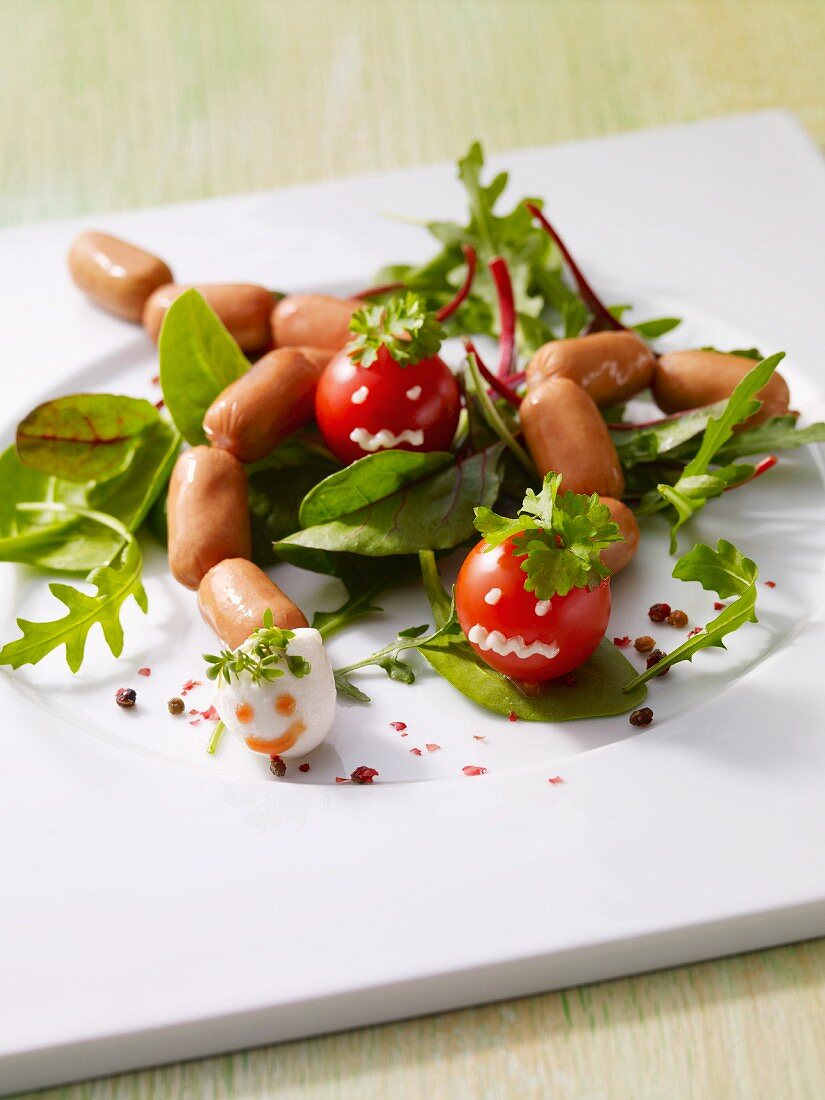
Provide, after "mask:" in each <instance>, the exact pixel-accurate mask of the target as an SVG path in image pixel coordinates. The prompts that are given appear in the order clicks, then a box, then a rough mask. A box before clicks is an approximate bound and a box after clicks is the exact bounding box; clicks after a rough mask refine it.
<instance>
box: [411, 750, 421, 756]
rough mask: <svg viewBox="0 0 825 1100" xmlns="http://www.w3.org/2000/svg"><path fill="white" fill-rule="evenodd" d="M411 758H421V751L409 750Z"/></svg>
mask: <svg viewBox="0 0 825 1100" xmlns="http://www.w3.org/2000/svg"><path fill="white" fill-rule="evenodd" d="M410 752H411V753H412V754H413V756H421V749H410Z"/></svg>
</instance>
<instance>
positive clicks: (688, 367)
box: [653, 350, 791, 430]
mask: <svg viewBox="0 0 825 1100" xmlns="http://www.w3.org/2000/svg"><path fill="white" fill-rule="evenodd" d="M755 365H756V364H755V363H754V361H753V360H752V359H746V358H744V357H743V356H741V355H726V354H724V353H723V352H719V351H699V350H697V351H671V352H668V353H667V354H666V355H663V356H662V357H661V358H660V359H659V361H658V363H657V364H656V370H655V371H654V375H653V397H654V400H655V401H656V404H657V405H658V406H659V408H660V409H662V411H663V412H666V413H675V412H682V411H683V410H685V409H698V408H700V407H701V406H703V405H712V404H713V403H714V402H715V401H723V400H724V399H725V398H727V397H730V395H731V394H732V393H733V391H734V390H735V389H736V387H737V385H738V384H739V383H740V382H741V381H742V379H743V378H744V377H745V375H746V374H747V373H748V371H750V370H753V368H754V366H755ZM757 397H758V398H759V400H760V401H761V402H762V408H761V409H759V411H758V412H756V413H754V415H753V416H752V417H750V418H749V419H748V420H746V421H745V423H744V424H743V425H741V427H747V428H755V427H757V425H759V424H764V422H765V421H766V420H769V419H770V418H771V417H772V416H782V415H783V414H785V413H787V411H788V405H789V403H790V399H791V397H790V393H789V392H788V383H787V382H786V381H785V379H784V378H783V377H782V375H781V374H778V373H776V372H774V374H773V376H772V377H771V380H770V381H769V382H768V384H767V386H765V387H764V389H762V390H760V391H759V393H758V394H757ZM740 430H741V428H740Z"/></svg>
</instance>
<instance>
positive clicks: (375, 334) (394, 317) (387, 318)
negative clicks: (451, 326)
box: [347, 291, 445, 367]
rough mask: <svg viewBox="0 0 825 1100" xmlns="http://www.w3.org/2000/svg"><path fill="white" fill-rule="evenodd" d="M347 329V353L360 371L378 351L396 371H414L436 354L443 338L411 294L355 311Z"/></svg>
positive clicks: (433, 318) (432, 318)
mask: <svg viewBox="0 0 825 1100" xmlns="http://www.w3.org/2000/svg"><path fill="white" fill-rule="evenodd" d="M349 327H350V331H351V332H352V333H354V339H353V340H351V341H350V343H349V344H348V345H347V351H348V352H349V356H350V358H351V359H352V361H353V362H354V363H358V364H359V365H360V366H362V367H371V366H372V365H373V363H375V361H376V360H377V359H378V353H379V351H380V350H381V348H385V349H386V350H387V352H388V353H389V355H390V357H391V358H392V359H393V360H394V361H395V362H396V363H397V364H398V366H399V367H414V366H415V365H416V363H420V362H421V360H422V359H430V358H431V357H432V356H433V355H437V354H438V351H439V348H440V347H441V341H442V340H443V339H444V335H445V332H444V327H443V326H442V324H441V322H440V321H439V320H438V319H437V317H436V316H435V314H434V313H430V312H428V311H427V309H426V307H425V305H424V302H423V300H422V299H421V298H419V297H417V296H416V295H415V294H413V293H412V291H408V292H407V293H406V294H405V295H403V296H401V295H397V296H395V297H393V298H390V300H389V301H388V302H385V303H384V305H377V306H365V307H364V309H359V310H358V311H357V312H356V313H354V314H353V316H352V318H351V320H350V323H349Z"/></svg>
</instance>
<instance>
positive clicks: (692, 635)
mask: <svg viewBox="0 0 825 1100" xmlns="http://www.w3.org/2000/svg"><path fill="white" fill-rule="evenodd" d="M703 630H704V627H701V626H695V627H694V628H693V630H691V631H690V632H689V634H688V638H695V637H696V635H697V634H701V633H702V631H703Z"/></svg>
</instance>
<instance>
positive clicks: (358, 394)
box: [315, 347, 461, 463]
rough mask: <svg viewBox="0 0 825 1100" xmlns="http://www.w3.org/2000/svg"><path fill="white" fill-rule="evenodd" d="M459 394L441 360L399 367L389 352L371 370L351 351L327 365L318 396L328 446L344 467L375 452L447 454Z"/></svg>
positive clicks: (317, 410) (382, 351)
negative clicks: (440, 452) (439, 452)
mask: <svg viewBox="0 0 825 1100" xmlns="http://www.w3.org/2000/svg"><path fill="white" fill-rule="evenodd" d="M460 410H461V393H460V391H459V388H458V383H457V382H456V380H455V378H454V377H453V375H452V374H451V372H450V369H449V367H448V366H447V365H446V363H444V362H443V360H441V359H440V358H439V357H438V356H437V355H435V356H432V357H431V358H428V359H422V360H421V361H420V362H418V363H415V364H414V365H411V366H399V364H398V363H396V362H395V360H394V359H393V358H392V356H391V355H390V353H389V351H388V350H387V348H385V347H382V348H380V349H379V351H378V355H377V358H376V361H375V362H374V363H373V364H372V365H371V366H369V367H363V366H360V365H359V364H357V363H354V362H353V361H352V359H351V358H350V354H349V352H348V351H347V350H344V351H342V352H340V353H339V354H338V355H336V356H335V358H334V359H333V360H332V361H331V362H330V363H329V364H328V365H327V367H326V369H325V370H324V373H323V374H322V375H321V379H320V381H319V383H318V390H317V393H316V396H315V417H316V420H317V421H318V427H319V429H320V431H321V435H322V436H323V437H324V442H325V443H326V445H327V447H329V449H330V450H331V451H332V453H333V454H334V455H335V457H336V458H337V459H339V460H340V461H341V462H344V463H349V462H354V461H355V460H356V459H358V458H363V457H364V455H366V454H373V453H374V452H375V451H381V450H387V449H394V450H403V451H446V450H449V447H450V444H451V443H452V441H453V437H454V436H455V432H456V427H457V426H458V416H459V412H460Z"/></svg>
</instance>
